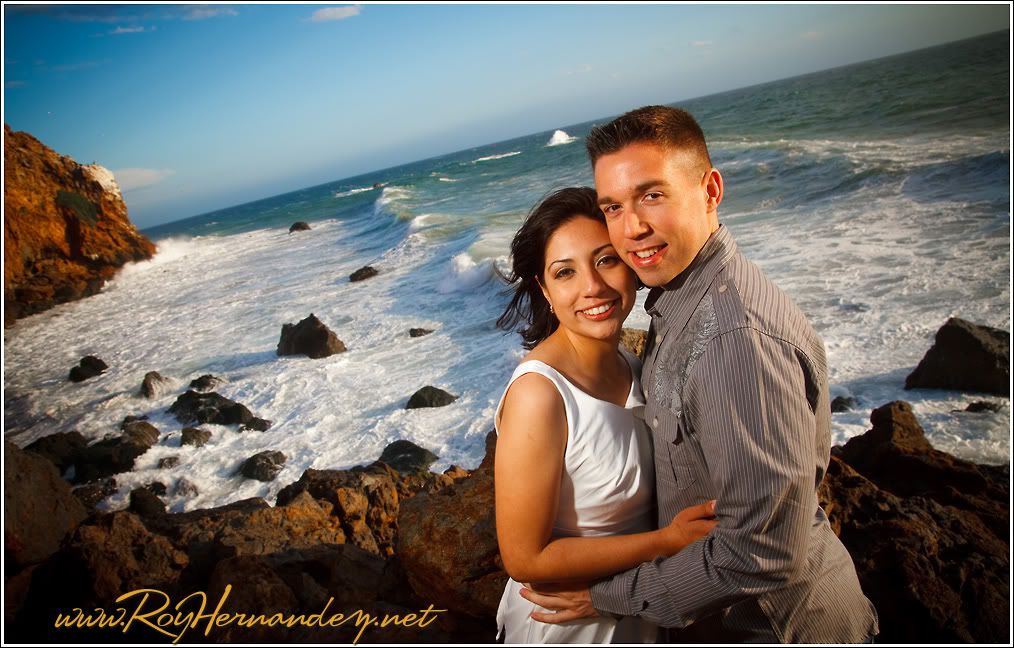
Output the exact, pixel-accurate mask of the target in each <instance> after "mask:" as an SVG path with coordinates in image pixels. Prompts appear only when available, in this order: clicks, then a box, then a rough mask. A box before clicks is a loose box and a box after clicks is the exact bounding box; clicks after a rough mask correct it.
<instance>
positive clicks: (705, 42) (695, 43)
mask: <svg viewBox="0 0 1014 648" xmlns="http://www.w3.org/2000/svg"><path fill="white" fill-rule="evenodd" d="M712 45H714V41H709V40H699V41H690V46H691V47H711V46H712Z"/></svg>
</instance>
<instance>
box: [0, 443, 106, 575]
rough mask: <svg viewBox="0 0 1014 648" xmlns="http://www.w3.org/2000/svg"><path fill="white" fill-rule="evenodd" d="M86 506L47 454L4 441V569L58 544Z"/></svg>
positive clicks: (12, 568) (40, 555) (46, 552)
mask: <svg viewBox="0 0 1014 648" xmlns="http://www.w3.org/2000/svg"><path fill="white" fill-rule="evenodd" d="M86 515H87V512H86V511H85V507H84V506H83V505H82V504H81V502H80V501H78V499H77V498H76V497H74V495H73V494H72V493H71V491H70V485H69V484H68V483H67V482H65V481H64V480H62V479H60V475H59V473H57V470H56V467H55V466H54V465H53V464H52V463H51V462H50V461H49V460H47V459H45V458H43V457H41V456H39V455H37V454H35V453H32V452H25V451H24V450H21V449H20V448H18V447H17V446H16V445H14V444H13V443H11V442H10V441H5V442H4V555H5V556H6V558H7V561H8V568H7V569H8V572H7V573H8V574H12V573H14V572H15V571H16V570H17V567H18V566H24V565H27V564H29V563H35V562H39V561H41V560H44V559H45V558H48V557H49V556H51V555H52V554H54V553H55V552H56V550H57V549H59V548H60V542H61V541H62V540H63V539H64V537H65V536H66V535H67V534H68V533H69V532H72V531H73V530H74V529H75V528H76V527H77V525H78V524H80V523H81V521H82V520H84V519H85V516H86Z"/></svg>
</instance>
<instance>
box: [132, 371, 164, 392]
mask: <svg viewBox="0 0 1014 648" xmlns="http://www.w3.org/2000/svg"><path fill="white" fill-rule="evenodd" d="M168 383H169V380H168V379H167V378H163V377H162V374H160V373H159V372H157V371H149V372H148V373H146V374H144V380H142V381H141V389H140V392H139V393H140V394H141V396H144V397H145V398H155V397H156V396H160V395H161V394H162V392H163V391H165V388H166V387H167V384H168Z"/></svg>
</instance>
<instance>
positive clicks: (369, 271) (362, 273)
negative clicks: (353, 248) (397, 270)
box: [349, 266, 380, 281]
mask: <svg viewBox="0 0 1014 648" xmlns="http://www.w3.org/2000/svg"><path fill="white" fill-rule="evenodd" d="M378 274H380V272H378V271H377V269H376V268H374V267H373V266H363V267H362V268H359V269H358V270H356V271H355V272H353V273H352V274H350V275H349V281H362V280H363V279H369V278H370V277H376V276H377V275H378Z"/></svg>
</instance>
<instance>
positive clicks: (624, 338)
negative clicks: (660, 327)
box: [620, 328, 648, 360]
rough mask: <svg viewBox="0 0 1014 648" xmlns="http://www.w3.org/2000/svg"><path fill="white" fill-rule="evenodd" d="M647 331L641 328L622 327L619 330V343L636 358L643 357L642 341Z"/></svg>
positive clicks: (643, 341) (645, 337) (645, 338)
mask: <svg viewBox="0 0 1014 648" xmlns="http://www.w3.org/2000/svg"><path fill="white" fill-rule="evenodd" d="M647 338H648V332H647V331H642V330H641V329H632V328H624V329H623V330H622V331H620V345H622V346H623V348H625V349H626V350H627V351H630V352H631V353H633V354H634V355H635V356H637V357H638V358H641V359H642V360H643V359H644V343H645V340H647Z"/></svg>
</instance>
